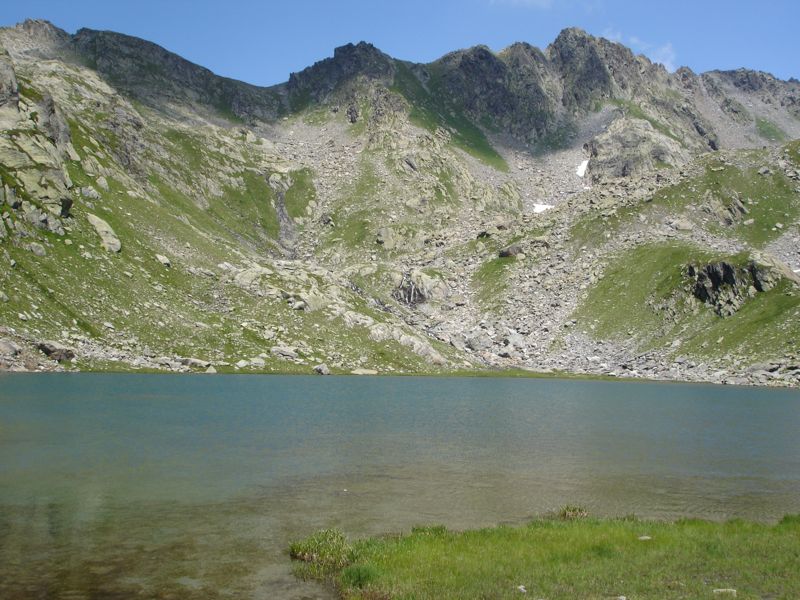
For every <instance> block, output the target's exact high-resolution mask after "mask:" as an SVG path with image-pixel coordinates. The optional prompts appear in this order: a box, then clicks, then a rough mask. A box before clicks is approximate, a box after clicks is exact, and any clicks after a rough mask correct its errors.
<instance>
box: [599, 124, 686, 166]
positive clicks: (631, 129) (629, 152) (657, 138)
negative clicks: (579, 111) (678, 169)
mask: <svg viewBox="0 0 800 600" xmlns="http://www.w3.org/2000/svg"><path fill="white" fill-rule="evenodd" d="M588 146H589V152H590V154H591V161H590V163H589V170H590V171H591V173H592V176H593V178H595V179H597V178H598V176H605V177H629V176H631V175H636V174H639V173H643V172H645V171H650V170H652V169H655V168H656V167H657V166H660V165H665V164H666V165H672V166H675V165H680V164H683V163H685V162H687V161H688V160H689V158H690V156H691V155H690V154H689V151H688V150H687V149H686V148H684V147H683V146H682V145H681V143H680V142H678V141H677V140H675V139H673V138H672V137H669V136H667V135H665V134H664V133H663V132H662V131H660V130H657V129H655V128H654V127H653V125H652V124H651V123H650V122H649V121H646V120H644V119H638V118H633V117H630V116H627V117H622V118H618V119H617V120H616V121H614V122H613V123H612V124H611V125H610V126H609V127H608V129H607V130H606V131H604V132H603V133H601V134H600V135H598V136H597V137H595V138H594V139H592V140H591V142H589V144H588Z"/></svg>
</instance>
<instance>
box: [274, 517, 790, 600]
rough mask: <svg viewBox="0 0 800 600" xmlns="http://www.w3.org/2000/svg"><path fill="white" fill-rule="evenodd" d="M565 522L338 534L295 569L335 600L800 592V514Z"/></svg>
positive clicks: (306, 553)
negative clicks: (363, 536)
mask: <svg viewBox="0 0 800 600" xmlns="http://www.w3.org/2000/svg"><path fill="white" fill-rule="evenodd" d="M584 514H585V513H583V511H581V510H576V509H575V507H572V508H570V509H569V510H567V509H564V510H562V512H561V518H551V519H545V518H542V519H537V520H535V521H533V522H531V523H529V524H528V525H526V526H522V527H507V526H501V527H496V528H489V529H481V530H477V531H466V532H461V533H457V532H452V531H447V530H446V529H445V528H444V527H426V528H416V529H413V530H412V531H411V533H410V534H407V535H400V536H389V537H383V538H376V539H368V540H362V541H357V542H353V543H350V542H348V540H347V539H346V538H345V537H344V536H343V535H342V534H341V533H340V532H338V531H336V530H326V531H321V532H318V533H316V534H314V535H313V536H311V537H310V538H308V539H306V540H303V541H301V542H297V543H294V544H292V546H291V548H290V552H291V555H292V557H293V558H295V559H296V560H297V561H298V562H296V563H295V564H296V568H295V573H296V575H297V576H298V577H301V578H312V579H319V580H324V581H327V582H329V583H331V584H333V585H334V586H336V588H337V589H338V590H339V592H340V593H341V596H342V597H343V598H348V599H354V598H361V599H366V598H369V599H377V598H397V599H400V598H403V599H411V598H414V599H424V598H431V599H433V598H436V599H442V598H461V599H464V598H519V597H522V596H523V591H522V589H521V588H520V587H519V586H523V587H524V589H525V592H524V593H526V594H527V596H528V597H532V598H547V599H548V600H554V599H558V598H598V599H599V598H617V597H619V596H626V597H627V598H637V599H639V598H653V599H656V598H657V599H664V598H716V597H722V598H724V597H733V594H732V593H730V594H729V595H726V594H719V593H716V594H715V592H714V590H721V589H735V590H736V597H737V598H798V597H800V569H798V565H800V516H791V517H785V518H784V519H783V520H782V521H781V522H780V523H778V524H777V525H765V524H758V523H749V522H744V521H738V520H737V521H729V522H727V523H712V522H706V521H696V520H683V521H678V522H675V523H667V522H651V521H639V520H636V519H633V518H628V519H622V520H608V519H606V520H600V519H587V518H584Z"/></svg>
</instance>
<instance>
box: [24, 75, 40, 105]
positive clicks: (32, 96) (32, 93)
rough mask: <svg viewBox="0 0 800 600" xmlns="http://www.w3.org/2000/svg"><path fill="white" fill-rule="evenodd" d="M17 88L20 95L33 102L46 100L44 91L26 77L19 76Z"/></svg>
mask: <svg viewBox="0 0 800 600" xmlns="http://www.w3.org/2000/svg"><path fill="white" fill-rule="evenodd" d="M17 88H18V90H19V94H20V96H23V97H24V98H26V99H27V100H30V101H32V102H41V101H42V100H44V96H43V95H42V93H41V92H40V91H39V90H37V89H36V88H34V87H33V86H32V85H31V82H30V81H28V80H27V79H25V78H24V77H17Z"/></svg>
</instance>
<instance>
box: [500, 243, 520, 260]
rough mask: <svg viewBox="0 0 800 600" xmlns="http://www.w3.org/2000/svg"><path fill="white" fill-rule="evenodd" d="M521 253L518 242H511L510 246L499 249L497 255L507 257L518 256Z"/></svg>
mask: <svg viewBox="0 0 800 600" xmlns="http://www.w3.org/2000/svg"><path fill="white" fill-rule="evenodd" d="M521 253H522V246H520V245H519V244H511V245H510V246H506V247H505V248H503V249H502V250H500V252H499V255H500V258H508V257H512V256H518V255H519V254H521Z"/></svg>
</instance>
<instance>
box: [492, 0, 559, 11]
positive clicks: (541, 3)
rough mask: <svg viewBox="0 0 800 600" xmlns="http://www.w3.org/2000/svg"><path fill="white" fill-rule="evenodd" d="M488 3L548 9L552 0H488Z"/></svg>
mask: <svg viewBox="0 0 800 600" xmlns="http://www.w3.org/2000/svg"><path fill="white" fill-rule="evenodd" d="M489 4H505V5H506V6H522V7H525V8H540V9H548V8H550V7H551V6H553V0H489Z"/></svg>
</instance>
